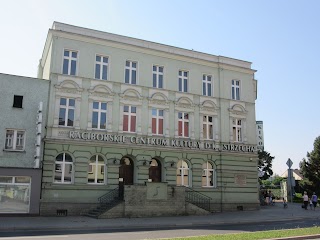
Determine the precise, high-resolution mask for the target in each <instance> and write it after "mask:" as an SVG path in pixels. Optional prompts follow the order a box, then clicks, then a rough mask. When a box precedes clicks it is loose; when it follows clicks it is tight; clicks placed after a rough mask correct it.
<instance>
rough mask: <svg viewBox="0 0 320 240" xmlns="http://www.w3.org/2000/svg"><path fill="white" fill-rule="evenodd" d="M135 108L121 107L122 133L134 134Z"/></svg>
mask: <svg viewBox="0 0 320 240" xmlns="http://www.w3.org/2000/svg"><path fill="white" fill-rule="evenodd" d="M136 117H137V108H136V107H133V106H123V131H124V132H136Z"/></svg>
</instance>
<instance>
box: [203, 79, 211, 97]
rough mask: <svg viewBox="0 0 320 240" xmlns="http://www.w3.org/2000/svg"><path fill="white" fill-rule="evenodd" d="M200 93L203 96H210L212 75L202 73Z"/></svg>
mask: <svg viewBox="0 0 320 240" xmlns="http://www.w3.org/2000/svg"><path fill="white" fill-rule="evenodd" d="M202 94H203V96H208V97H211V96H212V76H210V75H206V74H203V78H202Z"/></svg>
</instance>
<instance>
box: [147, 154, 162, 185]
mask: <svg viewBox="0 0 320 240" xmlns="http://www.w3.org/2000/svg"><path fill="white" fill-rule="evenodd" d="M149 178H150V179H152V182H161V163H160V162H159V161H158V160H157V159H154V158H153V159H152V160H151V164H150V168H149Z"/></svg>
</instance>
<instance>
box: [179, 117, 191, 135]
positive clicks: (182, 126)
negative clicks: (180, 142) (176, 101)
mask: <svg viewBox="0 0 320 240" xmlns="http://www.w3.org/2000/svg"><path fill="white" fill-rule="evenodd" d="M178 135H179V137H189V114H188V113H183V112H179V113H178Z"/></svg>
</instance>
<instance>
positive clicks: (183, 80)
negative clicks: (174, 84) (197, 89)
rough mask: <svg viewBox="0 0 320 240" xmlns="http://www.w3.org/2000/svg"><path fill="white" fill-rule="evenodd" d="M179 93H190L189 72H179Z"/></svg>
mask: <svg viewBox="0 0 320 240" xmlns="http://www.w3.org/2000/svg"><path fill="white" fill-rule="evenodd" d="M179 92H188V72H187V71H181V70H180V71H179Z"/></svg>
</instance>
